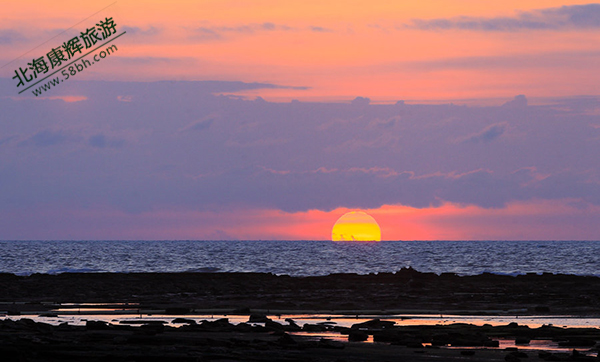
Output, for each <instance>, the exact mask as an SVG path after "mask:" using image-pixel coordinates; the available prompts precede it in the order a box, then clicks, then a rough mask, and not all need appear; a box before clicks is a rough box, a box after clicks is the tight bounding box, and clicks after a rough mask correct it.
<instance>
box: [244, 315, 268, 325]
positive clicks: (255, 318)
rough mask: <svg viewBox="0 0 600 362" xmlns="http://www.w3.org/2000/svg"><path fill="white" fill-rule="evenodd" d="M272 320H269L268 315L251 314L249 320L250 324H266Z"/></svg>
mask: <svg viewBox="0 0 600 362" xmlns="http://www.w3.org/2000/svg"><path fill="white" fill-rule="evenodd" d="M268 320H270V319H269V318H267V316H266V315H264V314H256V313H253V314H250V318H249V319H248V323H265V322H266V321H268Z"/></svg>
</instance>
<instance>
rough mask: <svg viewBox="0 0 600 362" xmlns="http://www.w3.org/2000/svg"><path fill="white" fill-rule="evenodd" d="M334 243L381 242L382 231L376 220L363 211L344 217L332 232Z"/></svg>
mask: <svg viewBox="0 0 600 362" xmlns="http://www.w3.org/2000/svg"><path fill="white" fill-rule="evenodd" d="M331 240H332V241H381V229H380V228H379V224H377V221H375V219H374V218H373V217H372V216H371V215H369V214H367V213H366V212H363V211H350V212H347V213H345V214H344V215H342V217H340V218H339V219H338V220H337V221H336V222H335V225H333V229H332V230H331Z"/></svg>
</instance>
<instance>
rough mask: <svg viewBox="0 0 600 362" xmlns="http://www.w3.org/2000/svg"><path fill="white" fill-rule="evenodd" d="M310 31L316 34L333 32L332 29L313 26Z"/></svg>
mask: <svg viewBox="0 0 600 362" xmlns="http://www.w3.org/2000/svg"><path fill="white" fill-rule="evenodd" d="M309 29H310V30H311V31H314V32H317V33H331V32H333V30H332V29H329V28H324V27H322V26H311V27H310V28H309Z"/></svg>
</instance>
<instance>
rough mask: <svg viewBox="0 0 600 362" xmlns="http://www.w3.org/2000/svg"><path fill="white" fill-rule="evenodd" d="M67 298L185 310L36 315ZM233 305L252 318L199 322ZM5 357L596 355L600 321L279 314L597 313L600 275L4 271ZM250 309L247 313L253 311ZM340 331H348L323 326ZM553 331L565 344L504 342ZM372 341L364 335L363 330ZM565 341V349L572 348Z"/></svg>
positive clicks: (0, 351) (0, 336)
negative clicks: (141, 315) (64, 319)
mask: <svg viewBox="0 0 600 362" xmlns="http://www.w3.org/2000/svg"><path fill="white" fill-rule="evenodd" d="M64 303H96V304H100V303H108V304H116V303H134V305H135V306H136V307H137V308H140V309H149V310H160V311H161V312H162V313H165V314H172V315H178V316H179V317H178V318H176V317H175V316H174V317H173V318H174V319H173V320H172V321H171V324H170V325H167V324H165V323H164V322H162V321H152V320H148V319H144V320H143V321H140V320H138V321H129V322H127V323H124V322H123V321H121V322H117V323H112V324H111V323H106V322H102V321H98V320H94V319H93V316H90V318H89V320H88V322H87V324H86V325H85V326H75V325H69V324H67V323H62V324H60V325H50V324H46V323H40V322H35V321H33V320H31V319H28V318H27V315H26V314H27V313H31V312H32V311H36V312H40V313H42V314H43V313H46V314H47V315H50V314H52V313H54V312H53V310H54V309H55V308H57V306H59V305H61V304H62V305H64ZM198 310H202V311H210V310H214V311H221V312H223V311H226V312H227V313H229V314H231V315H237V316H245V317H247V318H248V319H247V322H242V323H237V324H236V323H232V322H230V320H228V319H219V320H215V321H195V320H192V319H189V318H186V317H185V315H186V314H187V313H192V312H197V311H198ZM2 311H3V313H4V314H5V315H4V319H3V320H1V321H0V360H1V361H19V362H21V361H32V362H42V361H52V362H54V361H212V360H220V361H338V362H342V361H348V362H354V361H598V360H600V359H599V358H598V357H596V354H597V352H598V349H599V346H600V345H599V344H598V342H599V341H600V329H598V326H592V327H594V328H559V327H553V326H549V325H545V326H543V327H540V328H529V327H527V326H522V325H518V324H516V323H511V324H508V325H504V326H491V325H484V326H473V325H468V324H452V325H444V326H442V325H438V326H398V325H394V322H390V321H386V320H385V319H382V320H379V319H373V320H370V321H368V322H364V323H357V324H355V325H353V326H351V327H341V326H336V325H335V324H333V323H331V324H328V323H321V324H301V323H300V322H298V321H294V320H291V319H289V320H285V322H284V321H283V320H272V319H269V318H268V317H267V313H268V314H270V315H273V314H276V313H286V312H287V313H303V312H314V311H324V312H328V313H332V314H333V313H340V314H341V313H348V314H350V313H356V314H365V313H375V314H386V313H393V312H395V313H397V312H404V313H410V312H419V313H432V314H433V313H468V314H486V313H487V314H507V315H527V314H530V315H531V314H536V315H540V314H548V315H552V314H555V315H559V314H571V315H573V314H576V315H582V316H597V315H599V314H600V278H596V277H584V276H572V275H553V274H543V275H536V274H530V275H522V276H515V277H513V276H499V275H492V274H482V275H477V276H457V275H453V274H442V275H439V276H438V275H435V274H429V273H420V272H417V271H415V270H413V269H402V270H400V271H398V272H396V273H387V274H371V275H354V274H337V275H329V276H322V277H289V276H276V275H271V274H256V273H164V274H161V273H158V274H149V273H140V274H110V273H107V274H91V273H90V274H60V275H42V274H34V275H31V276H15V275H11V274H0V313H2ZM245 317H244V318H245ZM320 332H324V333H326V334H327V333H334V332H335V333H336V334H337V335H338V336H342V338H343V340H344V342H339V341H336V340H331V339H328V338H322V337H314V335H312V336H311V334H314V333H320ZM499 339H509V340H512V341H513V342H514V344H516V345H518V346H523V347H525V346H528V345H529V344H530V343H532V341H535V340H551V341H554V343H556V344H558V345H559V346H562V347H564V348H567V349H566V350H564V351H562V352H560V353H559V352H557V351H552V350H546V351H544V350H541V351H533V350H527V349H524V350H523V349H521V348H510V349H504V348H498V345H499V342H498V340H499ZM367 340H368V341H374V343H365V342H364V341H367ZM565 351H568V353H567V352H565Z"/></svg>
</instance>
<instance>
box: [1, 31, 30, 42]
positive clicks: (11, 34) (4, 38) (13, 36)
mask: <svg viewBox="0 0 600 362" xmlns="http://www.w3.org/2000/svg"><path fill="white" fill-rule="evenodd" d="M25 39H27V38H26V37H25V36H24V35H23V34H21V33H19V32H16V31H14V30H12V29H0V44H15V43H18V42H22V41H24V40H25Z"/></svg>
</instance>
